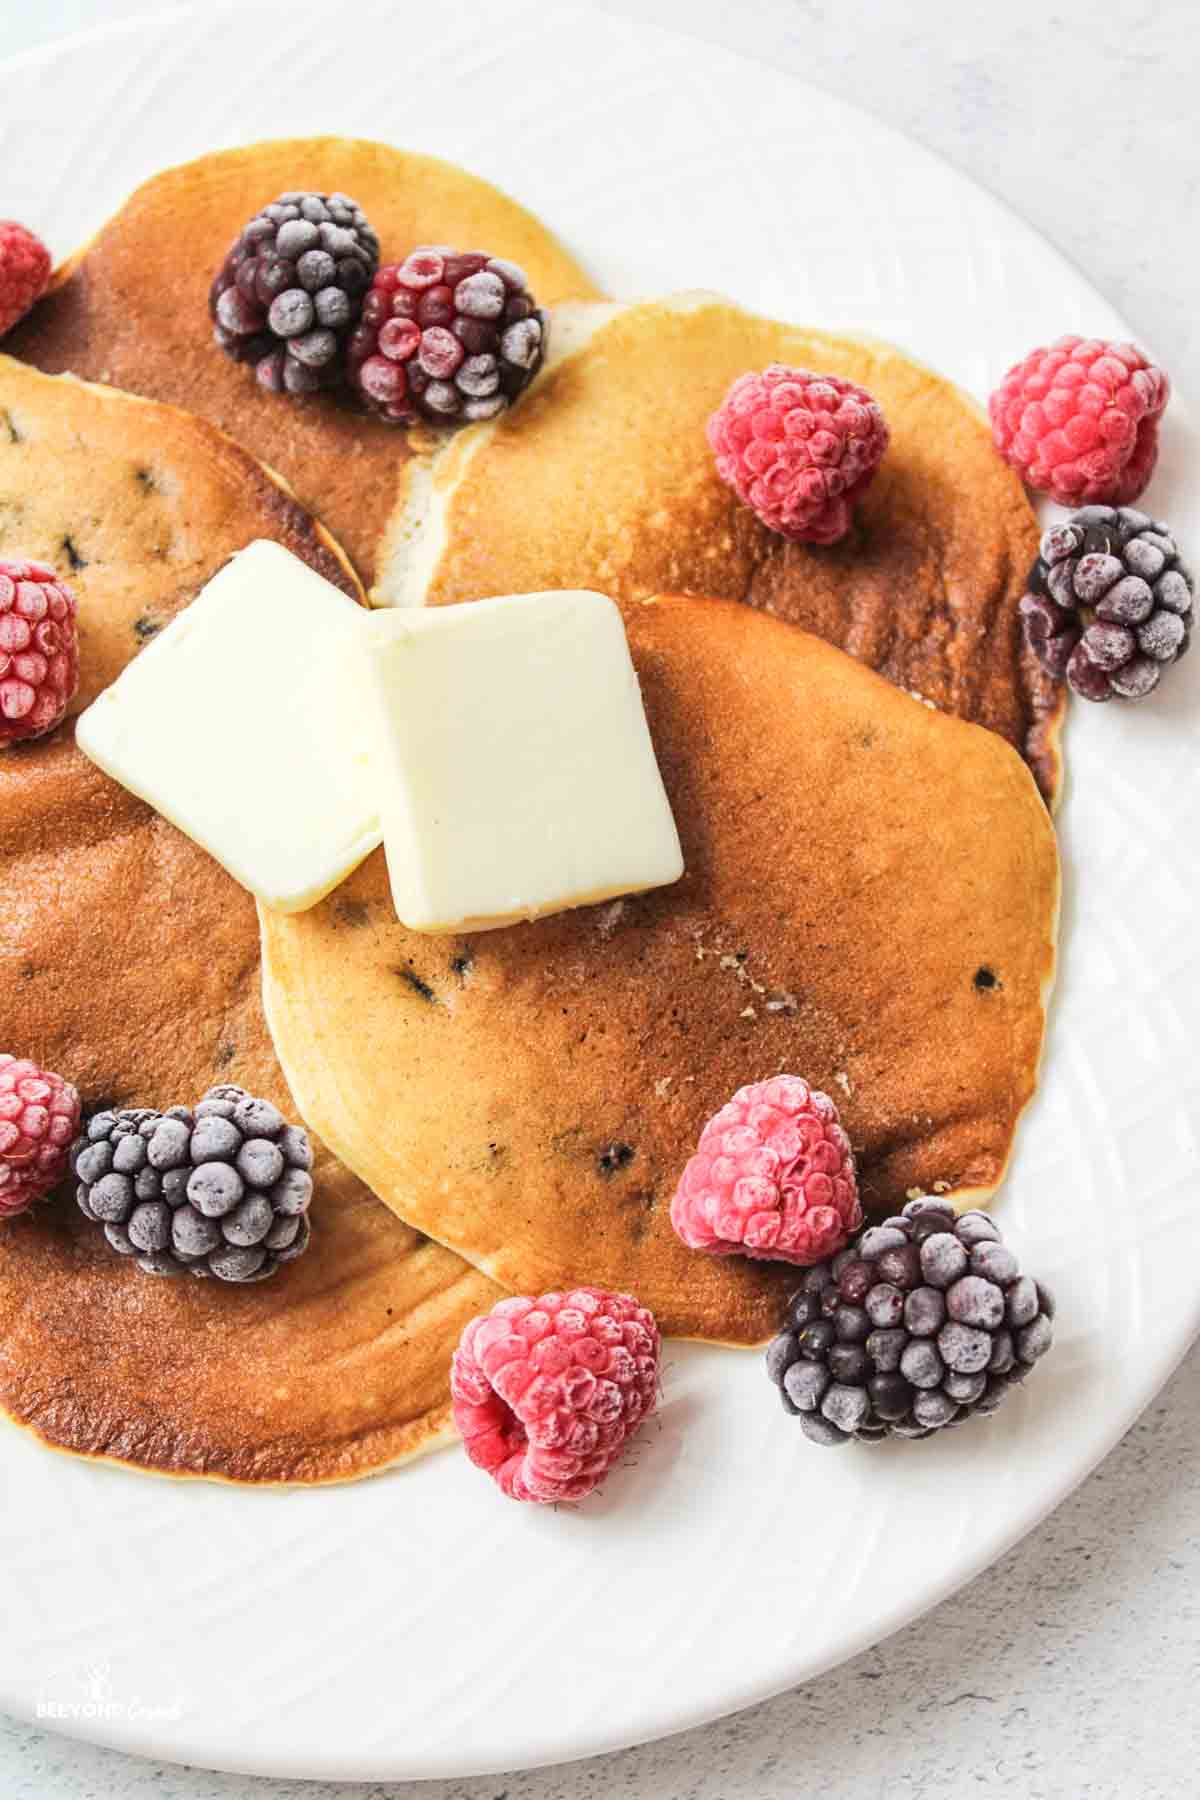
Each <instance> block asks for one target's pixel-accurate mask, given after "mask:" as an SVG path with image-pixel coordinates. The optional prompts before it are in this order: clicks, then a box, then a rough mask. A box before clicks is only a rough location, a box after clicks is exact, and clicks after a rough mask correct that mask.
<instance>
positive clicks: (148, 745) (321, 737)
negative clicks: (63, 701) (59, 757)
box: [75, 541, 382, 912]
mask: <svg viewBox="0 0 1200 1800" xmlns="http://www.w3.org/2000/svg"><path fill="white" fill-rule="evenodd" d="M366 621H367V615H366V613H365V611H364V610H363V608H361V607H359V606H357V605H355V603H354V601H353V600H351V599H350V598H349V597H348V596H347V595H345V594H343V593H342V592H341V591H340V589H338V588H335V587H334V586H332V584H331V583H330V582H328V581H326V580H324V578H323V577H322V576H320V575H318V574H316V573H315V572H314V570H312V569H310V568H309V567H308V565H307V564H306V563H302V562H301V561H300V560H299V558H297V557H295V556H293V555H292V554H291V552H290V551H288V550H285V549H284V548H283V547H282V545H280V544H272V543H267V542H266V541H259V542H256V543H253V544H250V545H249V546H248V548H247V549H245V550H243V551H241V552H240V554H239V555H237V556H235V557H234V558H233V560H232V561H231V562H229V563H227V564H226V565H225V567H224V568H223V569H222V570H221V571H220V573H219V574H217V575H214V576H213V578H212V580H211V581H210V582H209V583H208V585H207V586H206V587H204V588H203V589H202V590H201V592H200V593H199V594H198V595H197V597H196V599H195V600H193V602H192V604H191V605H190V606H189V607H188V608H187V609H186V610H185V611H184V612H182V613H180V614H179V616H178V617H177V618H175V619H172V621H171V623H170V624H169V625H167V626H166V627H164V629H163V630H162V632H160V634H159V635H158V637H156V638H154V639H152V640H151V642H150V643H149V644H147V646H146V648H145V649H144V650H143V651H142V652H141V653H140V655H138V656H136V657H135V658H134V660H133V661H132V662H131V663H130V664H129V666H128V667H127V668H126V669H125V670H124V672H123V673H122V674H121V675H120V676H119V677H118V679H117V680H116V681H115V682H114V683H113V685H112V686H111V687H110V688H106V689H105V691H104V692H103V693H102V694H101V695H100V697H99V699H97V700H96V701H95V702H94V703H93V704H92V705H91V706H89V707H88V709H87V711H86V712H84V713H83V714H82V715H81V717H80V719H79V721H78V724H77V727H76V733H75V737H76V742H77V743H78V745H79V748H80V749H81V750H82V751H83V752H84V754H85V755H86V756H89V757H91V759H92V761H93V762H94V763H97V764H99V766H100V768H102V769H103V770H104V772H105V773H106V774H107V775H111V776H112V777H113V779H114V780H115V781H119V782H120V783H121V785H122V786H123V787H127V788H129V789H130V790H131V791H132V792H133V793H135V794H137V795H139V796H140V798H141V799H143V800H146V801H149V803H150V805H151V806H153V807H155V808H156V809H157V811H158V812H160V813H161V814H162V815H163V817H164V818H166V819H169V820H170V821H171V823H172V824H173V825H177V826H178V827H179V829H180V831H183V832H186V834H187V835H188V837H190V838H193V839H194V840H195V842H196V843H197V844H199V845H201V846H202V848H203V849H205V850H207V851H208V852H209V853H210V855H212V856H215V857H216V859H217V861H218V862H219V863H221V864H222V865H223V867H224V868H226V869H228V871H229V873H230V874H231V875H232V876H233V877H234V879H235V880H236V881H240V882H241V884H242V886H243V887H247V888H249V889H250V892H251V893H252V894H255V895H257V896H258V898H259V899H260V900H261V901H262V902H263V903H264V905H266V906H270V907H274V908H276V909H277V910H278V911H280V912H299V911H301V910H302V909H303V908H304V907H306V906H314V905H315V904H316V902H317V901H318V900H320V899H321V897H322V896H323V895H324V894H327V893H328V892H329V890H330V888H332V887H335V886H336V885H337V883H338V882H339V881H341V880H342V878H343V877H344V876H346V875H348V874H349V873H350V871H351V869H353V868H354V867H355V866H356V865H357V864H358V863H360V862H361V861H362V859H363V857H364V856H366V855H367V854H368V853H369V852H370V851H371V850H373V849H375V847H376V845H377V844H378V843H379V842H380V840H381V837H382V832H381V829H380V824H379V809H378V807H377V805H376V802H375V797H374V793H373V791H372V788H371V785H370V781H369V778H368V771H367V759H366V747H365V744H364V741H363V728H362V726H361V724H359V723H357V722H356V721H355V718H354V706H353V702H352V698H351V695H350V691H349V684H350V681H351V680H352V678H353V674H352V670H353V664H352V659H351V654H350V650H349V645H350V643H351V642H352V641H353V640H354V639H355V638H356V637H357V635H358V633H359V632H360V631H362V629H363V628H364V626H365V624H366Z"/></svg>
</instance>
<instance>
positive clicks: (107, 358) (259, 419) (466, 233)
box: [5, 137, 598, 586]
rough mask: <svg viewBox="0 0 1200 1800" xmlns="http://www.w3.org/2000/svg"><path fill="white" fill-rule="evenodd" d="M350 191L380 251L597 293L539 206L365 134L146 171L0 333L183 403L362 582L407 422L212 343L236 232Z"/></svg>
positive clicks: (32, 352) (46, 357) (553, 298)
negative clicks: (289, 202) (456, 257)
mask: <svg viewBox="0 0 1200 1800" xmlns="http://www.w3.org/2000/svg"><path fill="white" fill-rule="evenodd" d="M301 189H307V190H315V191H316V192H318V193H322V194H329V195H333V194H336V193H341V194H344V195H349V196H350V197H351V198H352V199H353V200H354V201H356V202H357V204H358V206H359V207H360V208H361V209H362V212H363V213H364V214H365V215H366V218H367V220H368V221H369V223H370V225H371V227H372V228H373V230H374V232H375V234H376V235H377V237H378V239H379V243H380V247H381V255H382V260H383V261H384V262H385V263H389V262H398V261H400V260H401V259H403V258H404V257H405V256H406V255H407V254H408V252H409V251H411V250H412V249H414V248H415V247H416V246H418V245H422V244H453V245H456V246H457V247H459V248H460V249H463V250H486V251H487V252H488V254H489V255H491V256H494V257H501V258H504V259H506V260H507V261H509V262H512V263H516V264H518V265H519V266H520V268H521V269H523V270H524V271H525V273H526V275H527V276H528V278H529V283H530V287H531V289H532V292H533V294H534V295H535V296H536V298H537V300H538V301H539V302H540V303H541V304H542V305H552V304H554V303H555V302H557V301H559V300H563V299H566V298H568V297H577V298H582V299H590V298H594V297H595V296H596V294H597V293H598V289H597V288H596V287H595V285H594V283H593V282H592V281H591V279H590V278H589V276H588V275H587V274H586V273H585V271H584V270H583V269H582V268H581V266H580V265H579V263H578V262H576V261H575V259H574V257H573V256H572V255H571V254H570V252H569V251H568V250H567V249H565V248H564V246H563V245H561V244H560V243H559V242H558V240H557V239H556V238H555V237H554V236H553V235H552V233H551V232H550V231H548V230H547V229H546V227H545V226H544V225H542V224H541V223H540V222H539V221H538V220H537V219H536V218H534V216H533V214H532V213H529V212H527V211H526V210H525V208H524V207H522V206H518V205H517V203H516V202H515V201H514V200H510V199H509V198H508V196H507V195H505V194H502V193H501V192H500V191H499V189H498V188H495V187H493V186H492V185H491V184H490V183H489V182H486V181H482V180H480V179H479V177H478V176H475V175H471V174H469V173H468V172H467V171H466V170H465V169H459V168H456V167H455V166H454V165H453V164H451V163H447V162H442V161H440V160H439V159H438V158H437V157H432V156H419V155H417V154H416V153H415V152H413V151H408V150H396V149H393V148H392V147H391V146H390V145H387V144H375V143H370V142H367V141H366V140H364V139H360V138H342V137H315V138H285V139H281V140H279V141H273V142H269V143H261V144H250V145H246V146H244V147H243V148H240V149H235V150H220V151H217V152H215V153H214V154H212V155H210V156H202V157H200V158H198V159H197V160H196V161H195V162H190V163H184V164H182V165H181V166H180V167H178V168H174V169H167V170H165V171H163V173H161V174H159V175H155V176H154V177H153V178H152V179H151V180H149V181H147V182H145V183H144V184H143V186H141V187H140V188H138V189H137V191H136V193H134V194H133V195H131V196H130V198H129V199H128V200H127V201H126V202H125V204H124V205H123V206H122V208H121V210H120V211H119V212H118V213H116V214H115V215H114V217H113V218H111V219H110V220H109V221H108V223H107V224H106V225H104V226H102V228H101V229H100V231H99V232H98V233H97V234H96V236H95V237H94V238H93V239H92V241H91V242H90V243H88V244H85V245H84V246H83V247H82V249H80V250H78V251H77V252H76V253H75V255H74V256H72V257H71V258H70V259H69V260H68V261H67V262H66V263H64V264H63V266H62V267H61V268H60V269H59V270H58V271H57V272H56V274H55V276H54V280H53V282H52V285H51V289H50V292H49V293H48V294H47V295H46V297H45V299H43V300H42V301H41V302H40V303H39V304H38V305H37V306H36V307H35V308H34V310H33V312H32V313H31V314H30V316H29V317H28V318H27V319H26V320H25V321H24V323H23V324H21V325H20V326H18V327H17V329H16V330H15V331H14V332H13V333H12V334H11V336H10V337H9V338H8V339H7V340H6V343H5V348H6V350H8V351H9V353H10V354H11V355H13V356H18V357H20V358H21V359H22V360H23V361H25V362H29V363H33V364H35V365H36V367H38V368H40V369H44V370H47V371H49V372H51V373H55V374H57V373H60V372H62V371H64V370H71V371H72V372H73V373H75V374H76V375H81V376H84V377H85V378H86V379H88V380H90V381H104V382H109V383H111V384H112V385H113V386H114V387H119V388H124V389H126V390H127V391H128V392H129V393H132V394H141V395H144V396H145V397H146V398H148V399H151V400H166V401H169V402H170V403H171V404H172V405H175V406H185V407H188V408H189V409H190V410H191V411H192V412H195V413H199V414H200V416H201V417H202V418H205V419H209V420H211V422H212V423H213V424H215V425H218V426H220V428H221V430H222V431H226V432H228V433H230V435H231V436H233V437H235V438H236V439H237V440H238V442H239V443H241V444H243V445H245V447H246V449H248V450H249V451H251V452H252V453H253V454H254V455H255V456H258V457H260V458H261V459H262V461H263V462H265V463H267V464H268V465H269V466H270V467H271V468H273V469H278V470H279V472H280V474H281V475H283V476H284V477H285V478H286V479H287V481H288V482H289V483H290V484H291V486H292V488H293V489H294V490H295V493H296V495H297V498H298V499H299V500H300V501H301V502H302V503H303V505H305V506H306V507H308V508H309V509H310V510H311V511H312V512H314V513H316V514H317V516H318V517H319V518H321V519H322V520H323V521H324V523H325V524H326V525H327V526H328V527H329V529H330V531H332V532H333V533H334V534H335V536H336V537H337V539H338V541H339V542H340V543H341V544H342V545H343V546H344V548H345V550H346V552H347V554H348V555H349V557H350V559H351V561H352V562H353V564H354V566H355V568H356V569H357V571H358V573H359V575H360V576H361V577H362V580H363V583H364V585H366V586H369V585H370V583H371V582H372V581H373V580H374V579H375V575H376V570H377V552H378V546H379V539H380V537H381V535H382V532H383V530H384V527H385V525H386V523H387V520H388V518H389V516H390V515H391V513H392V511H393V509H394V507H395V504H396V498H397V489H398V484H399V479H400V471H401V468H402V467H403V464H404V462H405V460H406V459H407V457H408V455H409V443H408V438H407V436H406V434H405V433H404V432H403V431H401V430H398V429H397V428H396V427H395V426H394V425H388V424H385V423H383V422H382V421H381V420H380V419H377V418H372V417H369V416H368V415H367V414H366V413H364V412H363V411H362V410H361V409H359V408H356V407H355V406H354V405H352V404H350V403H348V402H347V401H346V400H345V399H344V398H342V397H340V396H336V395H334V394H331V393H316V394H307V395H304V396H301V397H298V398H293V397H292V396H291V395H289V394H284V393H269V392H267V391H266V390H265V389H264V388H263V387H261V386H260V385H259V383H258V382H257V381H256V379H255V376H254V372H253V370H252V369H250V368H249V367H248V366H247V365H245V364H244V363H238V362H234V361H231V360H230V358H229V357H227V356H225V355H224V354H223V353H222V351H221V350H220V349H219V348H218V347H217V345H216V344H215V343H214V341H213V326H212V322H211V320H210V318H209V310H208V301H209V288H210V284H211V283H212V281H213V279H214V277H215V276H216V275H217V272H218V270H219V269H220V268H221V266H222V264H223V262H224V260H225V257H226V255H227V253H228V251H229V249H230V246H231V245H232V244H233V243H234V241H235V239H236V238H237V237H238V235H239V233H240V232H241V231H242V230H243V228H244V227H245V226H246V225H247V224H248V223H249V222H250V221H251V220H252V219H253V218H254V217H255V215H256V214H258V213H259V211H260V209H261V208H263V207H265V206H267V205H268V204H269V203H271V202H273V201H274V200H275V199H276V197H277V196H278V195H280V194H283V193H288V192H292V191H297V190H301Z"/></svg>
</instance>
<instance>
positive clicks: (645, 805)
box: [363, 592, 683, 932]
mask: <svg viewBox="0 0 1200 1800" xmlns="http://www.w3.org/2000/svg"><path fill="white" fill-rule="evenodd" d="M363 641H364V643H365V646H366V655H367V660H368V664H369V668H370V676H371V685H372V687H373V690H374V694H375V699H376V703H377V704H376V728H377V742H376V745H375V748H374V749H373V751H372V760H373V763H374V765H375V776H376V791H377V794H378V797H379V806H380V812H381V814H382V818H383V831H384V843H385V845H386V847H387V860H388V873H389V875H390V877H391V886H392V898H393V900H394V902H395V906H396V912H397V914H398V915H399V917H400V919H401V920H402V921H403V923H404V924H405V925H407V926H409V928H410V929H411V930H414V931H432V932H437V931H442V932H449V931H462V930H485V929H488V928H490V927H492V926H498V925H508V924H512V923H513V922H514V921H516V920H518V919H530V918H535V917H537V916H539V915H540V914H542V913H552V912H559V911H561V910H563V909H564V908H566V907H572V906H587V905H589V904H590V903H592V902H594V901H598V900H607V899H610V898H611V897H612V896H613V895H616V894H634V893H639V892H641V891H642V890H643V889H645V888H653V887H661V886H663V885H664V884H665V883H667V882H671V881H677V880H678V879H679V877H680V875H682V873H683V857H682V855H681V853H680V849H679V836H678V833H677V832H676V830H675V821H674V819H673V818H672V816H671V808H670V804H669V802H668V800H667V796H666V792H665V790H664V788H663V784H662V777H661V775H660V774H659V772H658V764H657V762H656V761H655V758H654V746H653V744H652V743H651V741H650V732H649V729H648V727H647V724H646V715H645V712H644V711H643V708H642V695H641V689H640V688H639V686H638V679H637V673H636V671H635V669H634V666H633V661H632V659H631V657H630V654H629V646H628V644H627V643H626V641H625V628H624V625H623V624H622V622H621V615H620V613H619V612H618V611H617V608H616V607H615V606H614V605H613V603H612V601H611V600H609V599H606V598H605V596H604V595H603V594H591V593H574V592H562V593H547V594H520V595H513V596H509V597H506V598H500V599H494V600H478V601H474V602H472V603H470V604H468V605H463V606H445V607H436V608H431V609H429V610H428V611H420V610H417V611H387V612H377V613H373V614H372V615H371V618H370V620H369V621H368V622H367V628H366V631H365V632H364V634H363Z"/></svg>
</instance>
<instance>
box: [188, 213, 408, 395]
mask: <svg viewBox="0 0 1200 1800" xmlns="http://www.w3.org/2000/svg"><path fill="white" fill-rule="evenodd" d="M378 265H379V239H378V238H377V237H376V236H375V233H374V232H373V231H372V229H371V227H370V225H369V224H368V223H367V221H366V219H365V217H364V216H363V213H362V211H361V209H360V208H359V207H358V206H357V205H356V204H355V202H354V201H353V200H351V199H349V198H348V197H347V196H346V195H345V194H304V193H291V194H280V196H279V198H278V200H273V201H272V202H271V204H270V206H265V207H264V208H263V210H262V211H261V212H260V213H258V214H257V215H256V216H255V217H254V218H253V219H251V221H250V223H249V224H248V225H247V226H246V227H245V228H244V230H243V231H242V232H241V234H240V235H239V237H238V239H237V241H236V242H235V243H234V245H233V247H232V248H231V249H230V251H229V254H228V256H227V257H226V258H225V261H224V262H223V263H222V264H221V267H220V269H219V271H218V273H217V275H216V278H215V280H214V281H213V284H212V287H211V288H210V289H209V295H208V310H209V312H210V313H211V314H212V319H213V327H214V335H215V337H216V340H217V343H218V344H219V345H220V346H221V348H222V350H224V351H225V353H226V355H228V356H232V357H233V359H234V361H235V362H248V363H253V365H254V372H255V374H256V375H257V376H258V379H259V381H260V382H261V383H262V385H263V387H265V388H269V389H270V390H271V392H272V393H288V394H311V393H314V392H315V391H316V390H317V389H318V388H325V387H333V386H335V385H336V384H337V383H338V382H339V381H340V380H341V378H342V351H343V348H344V346H345V344H346V340H347V339H348V337H349V335H350V333H351V331H352V330H353V329H354V327H355V325H357V323H358V320H359V316H360V314H361V312H362V303H363V295H364V294H365V293H366V291H367V289H368V288H369V287H370V285H371V277H372V276H373V275H374V273H375V270H376V268H377V267H378Z"/></svg>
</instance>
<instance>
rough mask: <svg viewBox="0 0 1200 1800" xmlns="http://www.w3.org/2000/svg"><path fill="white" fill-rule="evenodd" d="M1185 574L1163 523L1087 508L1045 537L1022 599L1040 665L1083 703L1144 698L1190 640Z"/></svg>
mask: <svg viewBox="0 0 1200 1800" xmlns="http://www.w3.org/2000/svg"><path fill="white" fill-rule="evenodd" d="M1192 593H1193V582H1192V577H1191V575H1190V573H1189V572H1188V570H1187V569H1186V567H1185V566H1184V564H1183V563H1182V562H1181V561H1180V557H1179V551H1178V549H1177V548H1176V545H1175V540H1174V538H1173V537H1172V536H1171V534H1170V532H1169V531H1168V529H1167V527H1166V526H1165V525H1162V524H1159V523H1158V522H1157V521H1156V520H1154V519H1150V518H1147V516H1146V514H1145V513H1142V512H1136V511H1135V510H1134V508H1133V507H1131V506H1085V507H1083V508H1081V510H1080V511H1079V512H1076V513H1072V515H1071V517H1070V518H1069V519H1068V520H1067V521H1066V523H1065V524H1063V525H1053V526H1051V528H1050V530H1049V531H1047V532H1046V533H1045V535H1044V536H1043V538H1042V542H1041V545H1040V554H1039V556H1038V559H1037V561H1036V562H1035V563H1034V565H1033V568H1032V570H1031V571H1030V575H1029V582H1028V592H1027V593H1026V594H1025V596H1024V598H1023V599H1022V601H1021V614H1022V617H1023V619H1024V621H1025V635H1026V637H1027V638H1028V640H1029V643H1030V645H1031V647H1032V649H1033V651H1034V653H1035V655H1036V656H1037V658H1038V661H1039V662H1040V663H1041V664H1042V665H1043V667H1044V668H1047V669H1049V671H1050V673H1051V674H1052V675H1058V676H1063V675H1065V676H1066V678H1067V681H1068V683H1069V684H1070V686H1071V687H1072V688H1073V689H1074V691H1075V692H1076V693H1077V694H1079V695H1081V696H1082V697H1083V699H1085V700H1111V699H1112V698H1113V697H1114V696H1116V698H1117V699H1119V700H1141V699H1142V698H1144V696H1145V695H1146V694H1149V693H1151V692H1153V690H1154V689H1155V688H1156V687H1157V686H1158V684H1159V681H1160V679H1161V677H1162V672H1163V670H1164V669H1165V668H1167V667H1168V666H1169V665H1170V664H1171V663H1173V662H1178V661H1179V658H1180V657H1181V656H1182V655H1183V654H1184V652H1185V651H1186V649H1187V647H1188V643H1189V641H1190V639H1191V634H1192Z"/></svg>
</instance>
